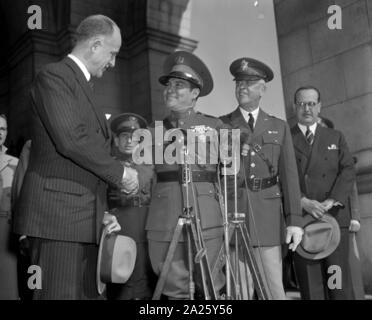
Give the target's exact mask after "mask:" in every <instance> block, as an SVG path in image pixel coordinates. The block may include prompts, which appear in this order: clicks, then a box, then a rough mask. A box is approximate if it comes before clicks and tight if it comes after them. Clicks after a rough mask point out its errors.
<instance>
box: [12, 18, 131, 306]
mask: <svg viewBox="0 0 372 320" xmlns="http://www.w3.org/2000/svg"><path fill="white" fill-rule="evenodd" d="M76 31H77V32H76V36H77V42H76V45H75V47H74V49H73V50H72V53H71V54H69V55H68V57H67V58H65V59H64V60H62V61H61V62H58V63H53V64H49V65H47V66H45V67H43V68H42V70H41V71H40V72H39V73H38V75H37V76H36V79H35V82H34V85H33V87H32V89H31V102H32V107H33V117H32V147H31V152H30V159H29V165H28V169H27V172H26V174H25V177H24V181H23V185H22V189H21V192H20V196H19V199H18V201H17V205H16V214H15V219H14V231H15V232H16V233H18V234H20V235H26V236H27V238H26V239H25V240H23V241H28V242H29V245H30V248H29V249H30V250H29V254H30V259H31V264H33V265H37V266H39V267H40V268H41V271H42V273H41V277H42V278H41V284H42V287H41V288H38V289H35V290H34V291H33V299H95V298H97V297H98V293H97V290H96V287H95V269H96V260H97V251H98V250H97V242H98V238H99V237H98V236H99V232H100V228H101V224H102V222H104V223H110V230H111V231H114V230H118V229H120V226H119V225H118V223H117V222H116V221H115V219H114V218H113V217H112V216H111V217H109V216H105V217H104V210H105V209H106V188H107V184H111V185H113V186H115V187H117V188H119V189H121V190H122V191H123V192H126V193H131V192H136V191H137V188H138V178H137V172H136V171H135V170H134V169H132V168H128V167H123V165H122V164H121V163H120V162H119V161H118V160H114V159H113V158H112V157H111V156H110V151H111V150H110V148H111V133H110V130H109V128H108V126H107V123H106V120H105V118H104V115H103V113H102V111H101V110H100V108H99V106H97V105H96V103H95V99H94V97H93V92H92V89H91V87H90V86H89V80H90V78H91V76H95V77H101V76H102V75H103V73H104V71H105V70H106V69H107V68H109V67H114V65H115V57H116V55H117V53H118V52H119V49H120V46H121V34H120V29H119V28H118V26H117V25H116V24H115V22H113V21H112V20H111V19H109V18H107V17H105V16H102V15H96V16H90V17H88V18H86V19H85V20H83V21H82V22H81V23H80V25H79V26H78V28H77V30H76Z"/></svg>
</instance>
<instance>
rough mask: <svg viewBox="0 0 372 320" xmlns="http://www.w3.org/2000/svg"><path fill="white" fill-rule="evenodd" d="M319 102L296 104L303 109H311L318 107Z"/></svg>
mask: <svg viewBox="0 0 372 320" xmlns="http://www.w3.org/2000/svg"><path fill="white" fill-rule="evenodd" d="M318 104H319V102H314V101H309V102H304V101H302V102H296V105H297V106H298V107H301V108H305V107H310V108H314V107H315V106H316V105H318Z"/></svg>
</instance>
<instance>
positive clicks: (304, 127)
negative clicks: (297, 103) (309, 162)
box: [297, 122, 318, 138]
mask: <svg viewBox="0 0 372 320" xmlns="http://www.w3.org/2000/svg"><path fill="white" fill-rule="evenodd" d="M297 125H298V127H299V128H300V130H301V132H302V133H303V134H304V136H305V138H306V131H307V128H309V130H310V131H311V132H312V133H313V135H314V137H315V130H316V126H317V125H318V124H317V123H316V122H315V123H314V124H312V125H311V126H309V127H307V126H304V125H303V124H301V123H298V124H297Z"/></svg>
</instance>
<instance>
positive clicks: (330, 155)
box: [291, 86, 355, 299]
mask: <svg viewBox="0 0 372 320" xmlns="http://www.w3.org/2000/svg"><path fill="white" fill-rule="evenodd" d="M294 102H295V108H296V115H297V120H298V123H297V124H296V125H295V126H293V127H292V129H291V133H292V136H293V144H294V147H295V154H296V161H297V167H298V173H299V179H300V188H301V206H302V209H303V212H304V214H310V215H312V216H313V217H314V218H315V219H320V218H321V217H322V216H323V215H324V214H325V213H326V212H328V213H329V214H331V215H333V216H334V217H335V218H336V220H337V222H338V224H339V226H340V227H341V241H340V244H339V246H338V247H337V249H336V250H335V251H334V252H333V253H332V254H331V255H329V256H328V257H326V258H324V259H320V260H310V259H306V258H303V257H301V256H300V255H298V254H295V256H294V259H295V269H296V274H297V278H298V281H299V285H300V291H301V296H302V298H303V299H351V298H352V291H351V282H350V280H351V278H350V270H349V266H348V252H349V240H348V239H349V235H348V228H349V225H350V218H351V216H350V206H349V205H348V199H349V197H350V196H351V193H352V189H353V184H354V182H355V171H354V162H353V158H352V156H351V154H350V152H349V149H348V147H347V144H346V141H345V138H344V136H343V135H342V133H341V132H339V131H336V130H334V129H329V128H325V127H323V126H321V125H319V124H318V118H319V113H320V109H321V101H320V92H319V90H318V89H317V88H315V87H311V86H309V87H301V88H299V89H298V90H297V91H296V93H295V99H294ZM330 266H338V267H340V270H341V272H342V273H341V276H342V278H341V279H342V283H341V287H339V286H336V288H334V289H332V288H331V287H329V286H328V279H329V277H330V276H331V275H333V272H331V271H330V270H331V269H329V267H330ZM332 270H333V268H332Z"/></svg>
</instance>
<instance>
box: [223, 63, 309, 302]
mask: <svg viewBox="0 0 372 320" xmlns="http://www.w3.org/2000/svg"><path fill="white" fill-rule="evenodd" d="M230 72H231V74H232V75H233V76H234V80H235V83H236V87H235V95H236V98H237V101H238V103H239V106H238V108H237V109H236V110H235V111H233V112H232V113H230V114H227V115H225V116H223V117H221V119H222V121H224V122H225V123H228V124H230V125H231V126H232V127H233V128H239V129H240V130H241V140H242V143H243V146H242V155H243V158H242V159H241V161H240V163H241V165H240V171H239V177H238V179H237V184H238V185H237V188H238V190H237V193H238V194H237V198H238V212H244V213H245V214H246V225H247V228H248V231H249V234H250V237H251V239H252V246H253V248H254V251H255V254H256V260H257V263H258V266H259V269H260V273H261V276H262V278H263V281H264V284H265V287H266V291H267V293H268V296H269V298H270V299H285V298H286V296H285V292H284V288H283V282H282V253H281V245H282V243H284V242H286V243H288V244H290V245H289V248H290V249H291V250H295V249H296V247H297V245H298V244H299V243H300V242H301V238H302V233H303V230H302V228H301V226H302V222H301V221H302V218H301V207H300V189H299V185H298V175H297V170H296V161H295V157H294V152H293V145H292V139H291V135H290V131H289V127H288V125H287V124H286V123H285V122H284V121H283V120H280V119H278V118H275V117H273V116H270V115H268V114H267V113H266V112H264V111H263V110H262V109H261V108H260V106H259V104H260V100H261V97H262V95H263V94H264V92H265V90H266V83H267V82H269V81H271V80H272V79H273V76H274V75H273V72H272V70H271V69H270V68H269V67H268V66H267V65H266V64H264V63H262V62H260V61H257V60H255V59H251V58H240V59H237V60H235V61H234V62H233V63H232V64H231V65H230ZM229 193H230V194H231V192H229ZM283 201H284V203H283ZM283 204H284V208H285V210H284V212H285V213H286V215H287V217H286V218H287V221H286V222H287V224H286V225H287V228H286V227H285V216H284V213H283V210H282V205H283ZM285 229H286V230H285Z"/></svg>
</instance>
